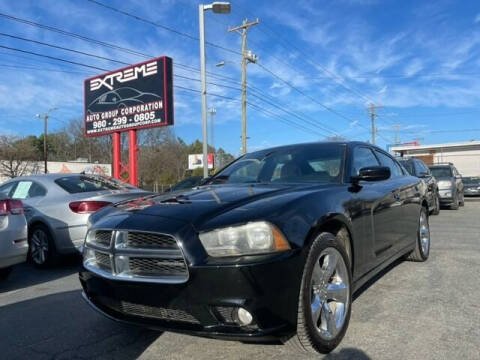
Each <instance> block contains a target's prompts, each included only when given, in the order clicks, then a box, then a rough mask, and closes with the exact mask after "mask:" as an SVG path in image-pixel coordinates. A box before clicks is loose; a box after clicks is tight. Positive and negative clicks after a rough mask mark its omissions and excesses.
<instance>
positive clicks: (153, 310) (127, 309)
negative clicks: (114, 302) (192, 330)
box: [120, 301, 200, 324]
mask: <svg viewBox="0 0 480 360" xmlns="http://www.w3.org/2000/svg"><path fill="white" fill-rule="evenodd" d="M120 306H121V312H122V313H124V314H130V315H136V316H144V317H149V318H154V319H160V320H165V321H178V322H186V323H190V324H200V322H199V321H198V320H197V319H196V318H195V317H194V316H193V315H191V314H189V313H187V312H186V311H183V310H179V309H167V308H163V307H156V306H148V305H140V304H133V303H130V302H126V301H122V302H121V303H120Z"/></svg>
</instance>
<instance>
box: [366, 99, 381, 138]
mask: <svg viewBox="0 0 480 360" xmlns="http://www.w3.org/2000/svg"><path fill="white" fill-rule="evenodd" d="M382 107H383V106H378V105H374V104H370V106H369V108H368V110H369V112H370V118H371V120H372V144H373V145H375V135H376V133H377V129H376V127H375V118H376V117H377V116H378V115H377V114H375V111H376V110H377V109H381V108H382Z"/></svg>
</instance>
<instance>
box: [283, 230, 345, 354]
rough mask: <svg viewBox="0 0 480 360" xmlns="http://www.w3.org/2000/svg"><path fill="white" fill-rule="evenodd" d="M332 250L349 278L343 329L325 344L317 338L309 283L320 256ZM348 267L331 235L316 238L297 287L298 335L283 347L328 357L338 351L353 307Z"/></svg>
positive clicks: (341, 247)
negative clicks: (338, 255) (337, 348)
mask: <svg viewBox="0 0 480 360" xmlns="http://www.w3.org/2000/svg"><path fill="white" fill-rule="evenodd" d="M331 248H333V249H335V250H337V252H338V253H340V255H341V258H342V261H343V264H344V265H346V266H345V270H346V271H345V273H346V274H348V275H347V276H346V278H347V279H346V282H347V283H346V284H345V285H347V286H348V290H347V294H348V295H346V301H345V304H346V305H345V308H346V313H345V312H344V314H345V317H344V320H343V325H342V327H341V328H340V329H339V330H338V333H337V334H336V336H334V337H333V338H331V339H330V340H326V339H324V338H322V337H321V336H320V335H319V332H318V330H317V324H315V323H314V321H313V319H312V308H311V306H312V305H311V301H312V300H311V297H312V294H311V290H312V288H311V285H310V284H311V281H312V275H313V269H314V266H315V264H316V261H318V260H320V255H321V254H322V253H323V252H324V251H325V250H327V249H328V250H331ZM328 250H327V251H328ZM339 261H340V260H339ZM348 264H349V259H348V256H347V253H346V251H345V249H344V248H343V246H342V245H341V243H340V241H339V240H338V239H336V238H335V236H334V235H333V234H331V233H326V232H324V233H321V234H318V235H317V237H316V238H315V240H314V241H313V243H312V246H311V247H310V251H309V254H308V256H307V260H306V262H305V266H304V270H303V276H302V282H301V285H300V294H299V298H298V313H297V332H296V334H295V335H293V336H292V337H290V338H289V339H288V340H286V341H285V344H286V345H287V346H289V347H290V348H291V349H292V351H296V352H298V351H302V352H309V353H322V354H327V353H329V352H331V351H332V350H333V349H335V347H337V345H338V344H339V343H340V341H341V340H342V339H343V337H344V335H345V333H346V331H347V328H348V323H349V320H350V313H351V304H352V275H351V269H350V266H348ZM332 278H333V275H332ZM327 306H328V305H327ZM322 307H323V304H322ZM335 312H336V310H335ZM330 316H332V315H330Z"/></svg>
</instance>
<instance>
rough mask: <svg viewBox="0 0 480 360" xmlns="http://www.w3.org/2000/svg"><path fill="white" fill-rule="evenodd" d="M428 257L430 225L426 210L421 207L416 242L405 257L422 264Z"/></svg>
mask: <svg viewBox="0 0 480 360" xmlns="http://www.w3.org/2000/svg"><path fill="white" fill-rule="evenodd" d="M429 255H430V225H429V223H428V212H427V209H426V208H424V207H422V210H421V211H420V218H419V220H418V231H417V241H416V243H415V249H414V250H413V251H412V252H411V253H410V254H408V255H407V257H406V260H409V261H416V262H423V261H426V260H427V259H428V256H429Z"/></svg>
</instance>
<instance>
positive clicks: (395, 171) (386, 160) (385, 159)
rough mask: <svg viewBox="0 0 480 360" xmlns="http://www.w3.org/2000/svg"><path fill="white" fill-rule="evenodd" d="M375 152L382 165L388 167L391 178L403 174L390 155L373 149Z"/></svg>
mask: <svg viewBox="0 0 480 360" xmlns="http://www.w3.org/2000/svg"><path fill="white" fill-rule="evenodd" d="M375 154H377V156H378V158H379V159H380V163H381V164H382V165H383V166H387V167H389V168H390V173H391V177H392V178H394V177H399V176H402V175H403V171H402V169H401V168H400V166H399V165H397V163H396V162H395V161H394V160H393V159H392V158H391V157H390V156H388V155H385V154H384V153H381V152H379V151H375Z"/></svg>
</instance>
